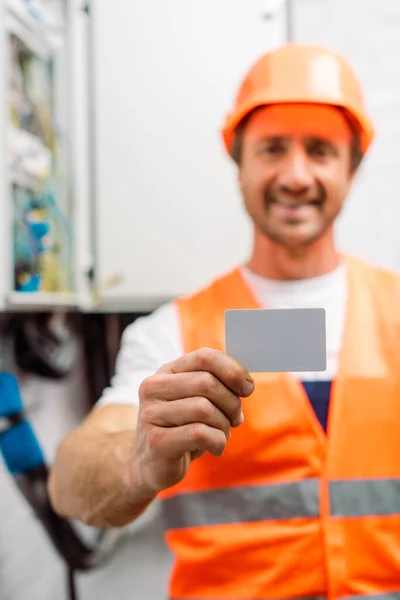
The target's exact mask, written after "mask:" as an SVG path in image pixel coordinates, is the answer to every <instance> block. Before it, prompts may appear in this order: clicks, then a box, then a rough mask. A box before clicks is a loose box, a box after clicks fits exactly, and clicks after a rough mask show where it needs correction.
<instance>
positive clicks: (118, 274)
mask: <svg viewBox="0 0 400 600" xmlns="http://www.w3.org/2000/svg"><path fill="white" fill-rule="evenodd" d="M92 19H93V23H92V26H93V28H94V45H93V49H94V54H93V56H94V61H95V65H94V73H95V96H94V97H95V103H94V106H93V109H94V110H95V123H96V137H95V146H94V150H95V165H96V170H95V179H94V183H95V199H96V207H95V213H94V214H93V215H92V219H93V223H94V230H95V236H94V240H95V245H94V249H95V254H94V261H95V262H94V264H95V282H96V292H97V295H96V299H97V301H98V302H99V307H102V308H104V309H107V310H116V311H118V310H148V309H151V308H153V307H154V306H157V305H158V304H160V303H161V302H162V301H164V300H166V299H169V298H172V297H174V296H176V295H179V294H182V293H186V292H190V291H191V290H194V289H196V288H197V287H198V286H201V285H203V284H205V283H206V282H207V281H208V280H209V279H210V278H211V277H214V276H215V275H218V274H219V273H220V272H222V271H224V270H225V269H227V268H230V267H231V266H232V265H233V264H235V263H236V262H237V261H239V260H243V259H244V258H246V256H247V254H248V252H249V250H250V247H249V245H250V240H251V236H250V224H249V222H248V220H247V217H246V215H245V213H244V210H243V208H242V202H241V198H240V195H239V193H238V186H237V180H236V172H235V168H234V166H233V164H232V163H231V161H230V160H229V159H228V158H227V157H226V156H225V153H224V150H223V147H222V143H221V139H220V128H221V125H222V122H223V119H224V117H225V114H226V111H227V110H229V109H230V108H231V105H232V102H233V100H234V96H235V94H236V91H237V87H238V84H239V82H240V80H241V78H242V76H243V75H244V73H245V71H246V70H247V68H248V67H249V66H250V64H251V63H252V62H253V61H254V60H255V59H256V58H258V56H259V55H260V54H262V53H264V52H266V51H268V50H269V49H271V48H273V47H275V46H277V45H279V44H280V43H282V42H283V41H284V40H285V39H286V31H287V23H286V6H285V3H284V2H281V1H280V2H278V1H274V2H266V1H264V2H260V1H253V0H202V1H201V2H199V1H197V2H188V1H187V0H168V1H165V0H146V2H132V1H129V2H128V1H127V0H114V1H113V2H110V1H109V0H96V1H95V2H94V3H93V10H92Z"/></svg>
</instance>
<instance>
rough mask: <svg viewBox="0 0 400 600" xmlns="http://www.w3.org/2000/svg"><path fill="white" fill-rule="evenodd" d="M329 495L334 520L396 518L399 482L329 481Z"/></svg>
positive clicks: (399, 494) (387, 480)
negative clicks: (385, 516) (373, 517)
mask: <svg viewBox="0 0 400 600" xmlns="http://www.w3.org/2000/svg"><path fill="white" fill-rule="evenodd" d="M329 495H330V505H331V515H332V516H334V517H367V516H373V515H397V514H400V479H356V480H351V481H331V482H330V484H329ZM372 597H373V596H371V598H372Z"/></svg>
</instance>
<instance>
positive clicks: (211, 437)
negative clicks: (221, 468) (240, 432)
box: [147, 423, 227, 459]
mask: <svg viewBox="0 0 400 600" xmlns="http://www.w3.org/2000/svg"><path fill="white" fill-rule="evenodd" d="M226 443H227V440H226V436H225V433H224V432H223V431H221V429H216V428H215V427H209V426H208V425H205V424H204V423H191V424H190V425H182V426H181V427H150V428H149V430H148V432H147V444H148V447H149V449H150V450H151V451H152V452H154V453H155V454H157V455H159V456H160V457H161V458H164V459H178V458H181V457H182V456H183V455H184V454H186V452H190V453H193V452H194V453H198V452H200V453H201V452H210V454H212V455H213V456H222V454H223V452H224V450H225V446H226Z"/></svg>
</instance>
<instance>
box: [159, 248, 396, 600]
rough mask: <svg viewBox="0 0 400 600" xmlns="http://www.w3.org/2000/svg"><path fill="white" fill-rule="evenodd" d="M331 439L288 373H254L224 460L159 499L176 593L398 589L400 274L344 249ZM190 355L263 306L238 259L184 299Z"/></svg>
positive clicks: (381, 595)
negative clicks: (229, 319) (239, 315)
mask: <svg viewBox="0 0 400 600" xmlns="http://www.w3.org/2000/svg"><path fill="white" fill-rule="evenodd" d="M346 261H347V267H348V282H349V302H348V308H347V320H346V327H345V335H344V340H343V346H342V351H341V357H340V361H339V371H338V374H337V377H336V380H335V382H334V384H333V386H332V399H331V403H330V414H329V426H328V436H326V435H325V433H324V431H323V429H322V427H321V426H320V424H319V422H318V420H317V418H316V416H315V414H314V412H313V409H312V407H311V405H310V403H309V401H308V398H307V395H306V393H305V391H304V389H303V387H302V385H301V383H300V382H298V381H297V380H296V379H295V377H294V376H293V375H291V374H287V373H283V374H265V375H264V374H263V375H255V376H254V379H255V382H256V389H255V392H254V393H253V395H252V396H250V397H249V398H248V399H245V400H244V401H243V412H244V415H245V421H244V424H243V425H242V426H241V427H239V428H238V429H232V436H231V439H230V440H229V442H228V444H227V448H226V451H225V453H224V455H223V456H222V457H213V456H211V455H208V454H206V455H204V456H202V457H201V458H200V459H198V460H196V461H194V462H193V463H192V464H191V465H190V468H189V471H188V474H187V476H186V477H185V479H184V480H183V481H181V482H180V483H179V484H177V485H175V486H174V487H172V488H169V489H167V490H165V491H164V492H162V493H161V494H160V495H159V497H160V499H161V500H162V503H161V505H162V507H163V510H164V515H165V519H166V525H167V532H166V541H167V543H168V545H169V546H170V548H171V550H172V552H173V553H174V555H175V564H174V567H173V571H172V574H171V578H170V585H169V596H170V598H171V599H173V600H177V599H184V598H185V599H189V598H190V599H192V600H194V599H202V600H216V599H222V598H224V599H225V600H228V599H232V600H233V599H235V600H246V599H254V598H260V599H261V598H263V599H264V600H266V599H269V598H285V599H286V598H301V599H303V598H307V599H311V598H312V599H314V598H328V599H332V600H333V599H336V598H350V597H357V596H363V597H370V598H371V599H372V598H373V600H380V599H382V600H395V599H396V600H399V598H400V278H399V277H398V276H397V275H394V274H391V273H387V272H386V271H384V270H381V269H379V268H376V267H372V266H369V265H366V264H364V262H363V261H361V260H359V259H355V258H349V257H346ZM177 307H178V310H179V315H180V323H181V331H182V339H183V346H184V351H185V352H191V351H193V350H195V349H198V348H201V347H213V348H217V349H221V350H224V312H225V310H226V309H228V308H260V306H259V304H258V302H257V300H256V299H255V298H254V297H253V296H252V294H251V292H250V290H249V289H248V287H247V286H246V284H245V282H244V280H243V279H242V276H241V273H240V270H239V269H234V270H233V271H231V272H230V273H229V274H227V275H225V276H223V277H221V278H220V279H217V280H215V281H214V282H213V283H212V284H211V285H210V286H209V287H207V288H205V289H203V290H201V291H200V292H198V293H196V294H194V295H192V296H189V297H185V298H182V299H179V300H177Z"/></svg>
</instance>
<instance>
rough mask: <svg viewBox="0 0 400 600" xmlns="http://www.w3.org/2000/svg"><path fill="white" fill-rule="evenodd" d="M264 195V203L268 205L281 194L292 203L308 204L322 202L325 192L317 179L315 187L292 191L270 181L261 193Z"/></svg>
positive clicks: (320, 203)
mask: <svg viewBox="0 0 400 600" xmlns="http://www.w3.org/2000/svg"><path fill="white" fill-rule="evenodd" d="M263 196H264V204H265V205H266V206H268V205H269V204H271V203H273V202H279V200H280V199H281V198H282V196H283V197H284V198H285V199H291V200H293V203H294V204H295V203H304V202H309V203H310V204H311V203H313V204H318V205H322V204H324V202H325V200H326V197H327V194H326V191H325V188H324V187H323V186H322V185H321V183H320V182H319V181H316V182H315V187H314V188H313V189H304V190H299V191H298V192H294V191H293V190H291V189H290V188H287V187H285V186H279V187H278V186H276V184H275V183H274V182H270V183H269V184H268V185H267V186H266V188H265V190H264V193H263Z"/></svg>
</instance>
